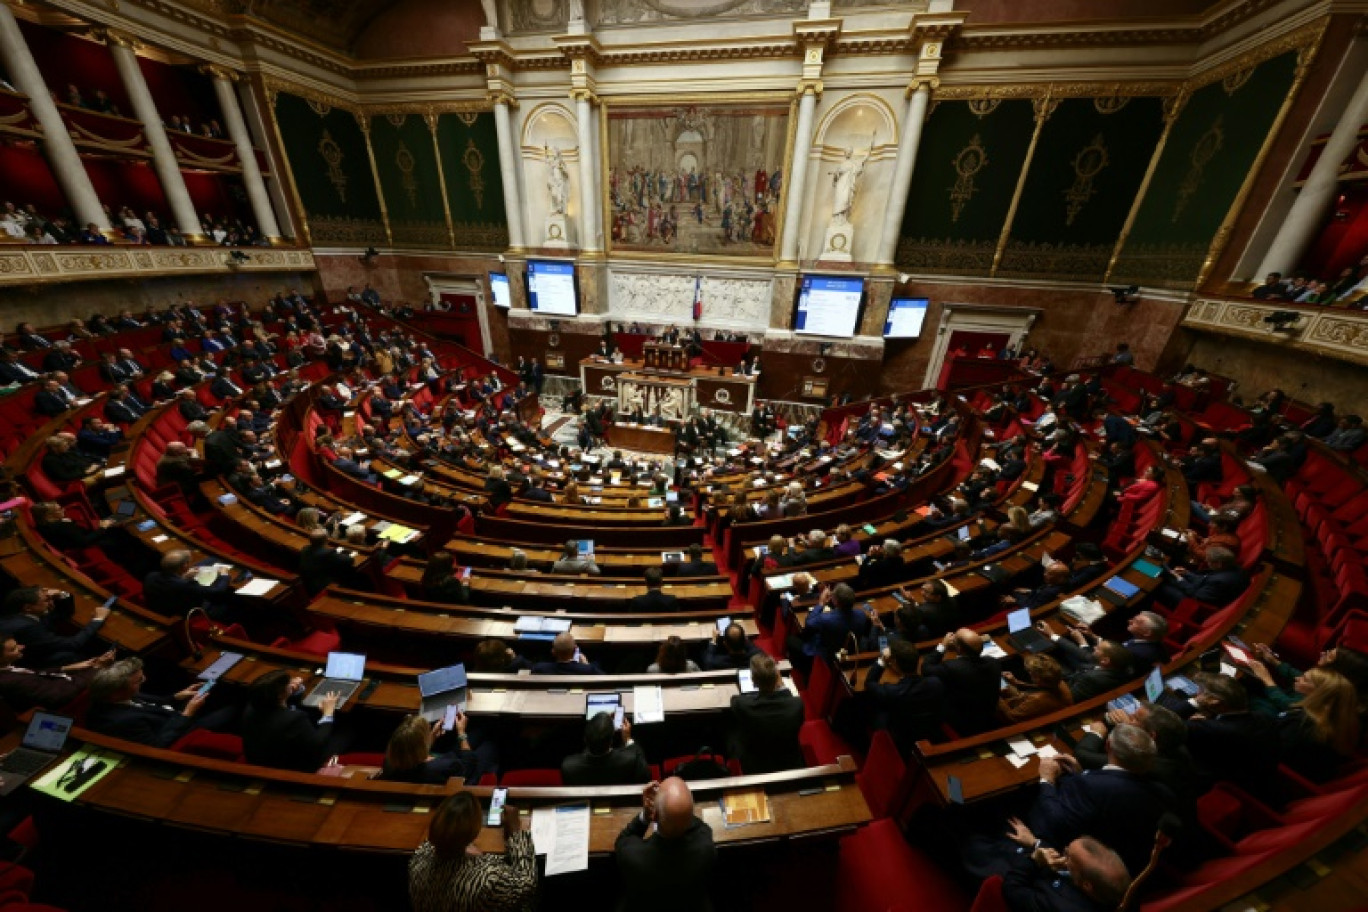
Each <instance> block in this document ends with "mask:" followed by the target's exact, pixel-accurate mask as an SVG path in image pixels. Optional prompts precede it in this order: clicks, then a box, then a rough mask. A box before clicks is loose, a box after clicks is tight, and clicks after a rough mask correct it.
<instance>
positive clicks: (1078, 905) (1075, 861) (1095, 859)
mask: <svg viewBox="0 0 1368 912" xmlns="http://www.w3.org/2000/svg"><path fill="white" fill-rule="evenodd" d="M1066 874H1067V876H1065V875H1066ZM1130 882H1131V879H1130V874H1129V873H1127V871H1126V866H1125V864H1124V863H1123V862H1122V861H1121V856H1119V855H1117V854H1116V853H1115V852H1113V851H1112V850H1111V849H1109V848H1107V847H1106V846H1105V845H1103V844H1102V843H1100V842H1098V841H1097V840H1096V839H1093V838H1092V837H1091V836H1080V837H1079V838H1077V839H1075V840H1074V841H1073V842H1071V843H1069V845H1068V846H1067V847H1066V848H1065V850H1064V854H1063V855H1060V854H1059V853H1058V852H1056V851H1054V850H1053V849H1037V850H1036V851H1035V852H1034V853H1032V854H1030V855H1026V854H1022V855H1019V856H1017V859H1016V861H1015V862H1013V864H1012V867H1011V869H1010V870H1009V871H1008V872H1007V873H1006V874H1005V875H1003V879H1002V898H1003V899H1005V900H1006V901H1007V907H1008V908H1009V909H1011V910H1012V912H1094V910H1102V909H1108V910H1110V909H1115V908H1116V907H1117V905H1119V904H1120V902H1121V900H1122V898H1123V897H1124V896H1125V895H1126V890H1127V889H1129V888H1130Z"/></svg>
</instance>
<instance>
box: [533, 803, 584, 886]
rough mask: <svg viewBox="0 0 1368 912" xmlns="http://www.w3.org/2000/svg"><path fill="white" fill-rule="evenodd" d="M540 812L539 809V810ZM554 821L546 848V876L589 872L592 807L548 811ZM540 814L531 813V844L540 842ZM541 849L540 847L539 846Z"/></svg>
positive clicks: (560, 808) (582, 805) (559, 808)
mask: <svg viewBox="0 0 1368 912" xmlns="http://www.w3.org/2000/svg"><path fill="white" fill-rule="evenodd" d="M539 810H540V809H539ZM547 810H549V811H550V812H551V816H552V817H553V818H554V821H555V822H554V824H553V825H552V826H551V838H550V840H549V845H547V846H546V876H547V877H551V876H553V875H556V874H567V873H569V872H571V871H586V870H588V869H589V820H590V817H589V805H587V804H581V805H574V806H570V807H558V808H548V809H547ZM537 813H538V812H537V811H536V810H534V811H533V812H532V834H533V835H532V841H533V842H534V843H535V842H536V840H537V836H536V833H537ZM538 849H539V850H540V845H538Z"/></svg>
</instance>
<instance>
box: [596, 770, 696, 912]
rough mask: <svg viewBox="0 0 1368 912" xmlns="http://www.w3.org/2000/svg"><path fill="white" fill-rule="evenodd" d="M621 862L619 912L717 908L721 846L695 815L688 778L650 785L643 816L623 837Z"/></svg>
mask: <svg viewBox="0 0 1368 912" xmlns="http://www.w3.org/2000/svg"><path fill="white" fill-rule="evenodd" d="M652 829H654V830H655V834H654V835H651V830H652ZM648 837H649V838H648ZM616 858H617V865H618V871H619V872H620V873H621V875H622V898H621V899H620V900H619V901H618V906H617V908H618V912H637V910H642V912H705V910H709V909H711V908H712V904H711V903H710V902H709V900H708V887H709V881H710V880H711V879H712V870H713V865H714V864H715V862H716V860H717V847H716V846H714V845H713V834H712V829H711V828H710V827H709V826H708V825H707V824H706V823H704V822H703V821H702V820H699V819H698V818H697V817H695V816H694V801H693V795H692V794H691V793H690V792H689V786H688V785H687V784H686V783H685V782H684V780H683V779H680V778H678V777H674V776H672V777H671V778H669V779H666V780H665V781H664V782H652V783H651V784H650V785H648V786H646V788H645V789H644V790H643V791H642V793H641V813H640V814H638V815H637V816H636V817H634V818H633V819H632V822H631V823H629V824H628V825H627V827H626V828H625V829H624V830H623V831H622V832H621V833H620V834H619V835H618V838H617V845H616Z"/></svg>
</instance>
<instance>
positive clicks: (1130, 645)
mask: <svg viewBox="0 0 1368 912" xmlns="http://www.w3.org/2000/svg"><path fill="white" fill-rule="evenodd" d="M1055 566H1058V565H1055ZM1030 607H1033V608H1034V607H1036V606H1034V605H1032V606H1030ZM1126 632H1127V633H1128V634H1130V636H1129V637H1128V638H1126V639H1125V640H1123V641H1122V642H1121V646H1122V647H1123V648H1124V649H1125V650H1126V651H1127V652H1128V653H1130V664H1131V667H1132V668H1133V669H1134V670H1135V671H1137V672H1148V671H1149V670H1150V669H1151V668H1153V667H1154V666H1155V665H1162V664H1163V663H1164V661H1165V660H1166V659H1167V658H1168V654H1167V652H1166V651H1165V650H1164V637H1165V636H1167V635H1168V620H1167V619H1166V618H1165V617H1164V616H1163V615H1162V614H1159V613H1158V612H1155V611H1141V612H1139V613H1137V614H1136V615H1135V616H1134V617H1132V618H1131V619H1130V620H1129V621H1127V622H1126ZM1069 636H1070V637H1071V638H1072V639H1065V638H1063V637H1059V638H1057V639H1056V642H1057V643H1058V644H1059V656H1058V658H1059V660H1060V662H1062V663H1063V664H1064V665H1066V666H1068V667H1070V668H1074V669H1077V668H1083V667H1086V666H1088V665H1092V664H1094V663H1095V662H1096V656H1095V655H1094V654H1093V653H1094V649H1095V648H1096V646H1097V644H1098V643H1100V642H1101V641H1102V638H1101V637H1099V636H1098V635H1097V634H1095V633H1093V632H1092V630H1090V629H1089V628H1087V627H1081V626H1080V627H1071V628H1069Z"/></svg>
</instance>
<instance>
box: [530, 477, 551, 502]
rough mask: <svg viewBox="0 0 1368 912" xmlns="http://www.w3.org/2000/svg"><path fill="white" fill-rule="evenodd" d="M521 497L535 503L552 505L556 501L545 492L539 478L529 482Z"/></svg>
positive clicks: (548, 492) (549, 493)
mask: <svg viewBox="0 0 1368 912" xmlns="http://www.w3.org/2000/svg"><path fill="white" fill-rule="evenodd" d="M522 496H523V497H525V498H527V499H528V500H531V501H535V502H536V503H554V502H555V500H556V498H554V497H552V496H551V492H550V491H548V490H546V487H545V486H544V485H543V484H542V480H541V479H540V478H533V479H531V480H529V481H528V483H527V487H526V488H524V489H523V492H522Z"/></svg>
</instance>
